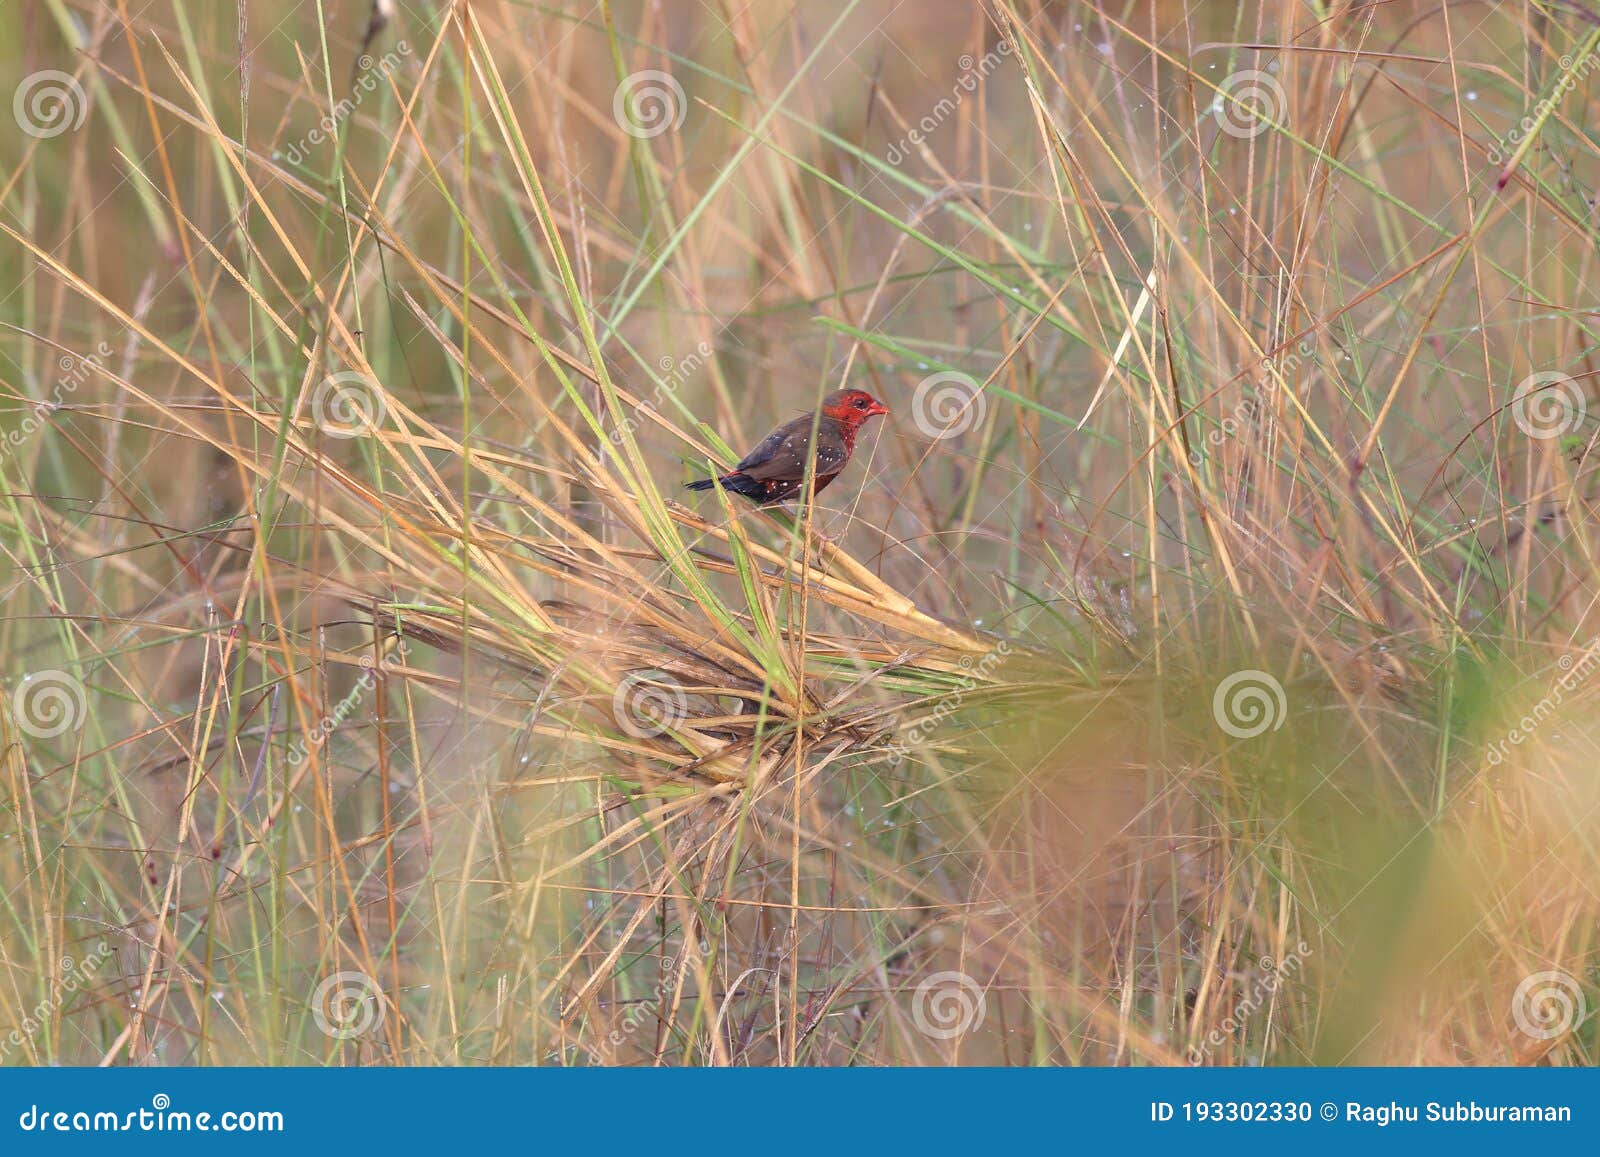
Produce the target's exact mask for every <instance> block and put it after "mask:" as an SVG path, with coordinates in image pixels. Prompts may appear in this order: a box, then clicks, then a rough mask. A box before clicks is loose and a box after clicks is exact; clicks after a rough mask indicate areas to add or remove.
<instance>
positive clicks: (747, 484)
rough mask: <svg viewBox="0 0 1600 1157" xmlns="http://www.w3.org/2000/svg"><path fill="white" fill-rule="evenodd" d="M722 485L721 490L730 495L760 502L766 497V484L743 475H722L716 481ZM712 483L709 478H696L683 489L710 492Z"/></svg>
mask: <svg viewBox="0 0 1600 1157" xmlns="http://www.w3.org/2000/svg"><path fill="white" fill-rule="evenodd" d="M716 481H717V482H720V483H722V488H723V489H724V490H726V491H728V492H729V493H730V494H741V495H743V496H744V497H746V498H748V499H750V500H752V501H754V502H760V501H761V500H762V499H763V498H765V497H766V495H767V488H766V484H765V483H762V482H757V481H756V480H755V479H754V478H746V477H745V476H744V475H743V474H738V473H734V474H724V475H723V476H722V477H721V478H718V479H716ZM712 486H713V482H712V480H711V479H710V478H697V479H695V480H694V481H693V482H691V483H689V484H688V485H687V486H685V487H684V489H685V490H710V489H711V487H712Z"/></svg>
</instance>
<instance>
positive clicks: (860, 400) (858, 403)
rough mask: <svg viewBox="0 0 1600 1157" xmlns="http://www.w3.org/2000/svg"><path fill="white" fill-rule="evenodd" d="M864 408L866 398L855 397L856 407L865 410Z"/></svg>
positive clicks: (865, 406)
mask: <svg viewBox="0 0 1600 1157" xmlns="http://www.w3.org/2000/svg"><path fill="white" fill-rule="evenodd" d="M866 408H867V400H866V399H865V398H857V399H856V409H858V410H865V409H866Z"/></svg>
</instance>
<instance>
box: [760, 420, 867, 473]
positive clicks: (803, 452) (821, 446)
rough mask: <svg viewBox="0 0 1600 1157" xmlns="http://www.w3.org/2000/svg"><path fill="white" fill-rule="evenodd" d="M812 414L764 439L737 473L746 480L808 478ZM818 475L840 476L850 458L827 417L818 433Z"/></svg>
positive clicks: (833, 425) (787, 423)
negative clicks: (806, 476) (807, 467)
mask: <svg viewBox="0 0 1600 1157" xmlns="http://www.w3.org/2000/svg"><path fill="white" fill-rule="evenodd" d="M811 423H812V417H811V415H810V414H807V415H805V416H804V417H802V418H796V419H794V420H793V421H792V422H785V423H784V424H783V425H781V426H779V427H778V428H777V429H776V430H774V431H773V432H772V433H770V434H768V435H767V436H766V437H765V438H763V439H762V440H761V444H760V445H759V446H757V447H756V448H755V449H754V450H752V451H750V453H748V454H746V455H745V456H744V461H742V462H740V463H739V466H738V471H739V473H740V474H743V475H744V476H745V477H747V478H755V479H759V480H761V481H763V482H766V481H772V482H798V481H800V479H802V478H804V477H805V474H806V460H807V459H808V458H809V457H810V456H811ZM818 433H819V434H820V437H819V438H818V439H817V466H816V473H817V475H818V476H819V477H820V476H822V475H824V474H837V473H838V472H839V471H840V470H843V469H844V464H845V463H846V462H847V461H849V459H850V455H849V454H848V453H847V452H846V450H845V447H844V439H843V438H842V437H840V435H839V431H838V427H837V424H836V423H835V422H834V421H833V419H832V418H828V417H824V418H823V419H822V425H821V427H820V429H819V431H818Z"/></svg>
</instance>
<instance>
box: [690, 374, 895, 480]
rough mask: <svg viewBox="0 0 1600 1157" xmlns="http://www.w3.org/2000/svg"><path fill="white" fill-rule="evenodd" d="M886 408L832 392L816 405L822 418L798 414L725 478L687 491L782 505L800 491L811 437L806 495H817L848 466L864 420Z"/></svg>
mask: <svg viewBox="0 0 1600 1157" xmlns="http://www.w3.org/2000/svg"><path fill="white" fill-rule="evenodd" d="M888 412H889V407H888V406H885V405H884V404H883V403H882V402H880V401H878V399H876V398H874V397H873V396H872V395H871V394H869V393H867V392H866V391H865V390H835V391H834V392H833V393H831V394H829V395H828V396H827V397H826V398H823V399H822V413H821V414H820V415H818V414H802V415H801V416H800V417H798V418H794V419H792V420H791V421H788V422H785V423H784V424H783V425H781V426H779V427H778V428H777V429H776V430H774V431H772V433H770V434H768V435H767V436H766V437H765V438H763V439H761V442H760V444H759V445H757V446H756V448H755V449H754V450H752V451H750V453H748V454H746V455H745V456H744V457H743V458H742V459H741V460H740V462H739V465H737V466H735V467H734V468H733V469H732V470H731V471H729V472H728V473H727V474H723V475H721V476H719V477H717V478H716V479H711V478H699V479H696V480H695V481H693V482H691V483H689V485H688V489H690V490H710V489H711V488H712V486H714V485H715V484H716V483H717V482H720V483H722V488H723V489H724V490H729V491H732V492H733V493H734V494H738V495H741V496H743V497H745V498H748V499H749V500H750V501H751V502H754V503H755V504H756V505H757V506H776V505H778V504H780V503H784V502H788V501H790V500H791V499H793V498H794V497H795V496H796V495H797V494H799V493H800V489H801V487H802V486H804V485H805V477H806V466H807V461H808V459H810V458H811V457H812V450H811V431H812V429H813V427H814V428H815V429H816V432H817V442H816V452H815V457H816V465H815V467H814V468H813V471H812V485H811V493H812V495H813V496H815V495H818V494H821V493H822V488H823V487H825V486H827V485H828V483H830V482H832V481H833V480H834V479H835V478H837V477H839V472H840V471H841V470H843V469H844V468H845V464H846V463H847V462H849V461H850V455H851V454H852V453H853V452H854V451H855V448H856V435H857V434H859V433H860V432H861V427H862V425H864V424H865V423H866V421H867V419H868V418H872V417H875V416H877V415H878V414H887V413H888Z"/></svg>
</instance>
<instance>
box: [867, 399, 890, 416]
mask: <svg viewBox="0 0 1600 1157" xmlns="http://www.w3.org/2000/svg"><path fill="white" fill-rule="evenodd" d="M888 412H889V407H888V406H885V405H884V404H883V403H882V402H880V401H877V400H876V399H874V400H873V403H872V405H871V406H869V407H867V417H869V418H870V417H872V415H874V414H887V413H888Z"/></svg>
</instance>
